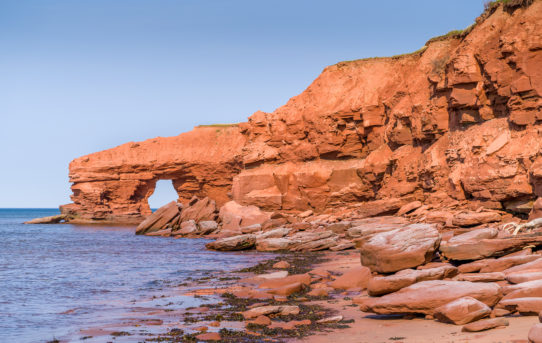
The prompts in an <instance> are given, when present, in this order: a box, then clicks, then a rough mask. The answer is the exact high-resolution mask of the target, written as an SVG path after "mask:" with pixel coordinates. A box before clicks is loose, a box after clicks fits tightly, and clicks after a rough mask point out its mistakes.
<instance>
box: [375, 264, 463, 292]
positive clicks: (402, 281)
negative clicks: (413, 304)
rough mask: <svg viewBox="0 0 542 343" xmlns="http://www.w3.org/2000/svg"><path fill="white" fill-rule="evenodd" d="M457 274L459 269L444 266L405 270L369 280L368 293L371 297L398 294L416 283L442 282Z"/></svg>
mask: <svg viewBox="0 0 542 343" xmlns="http://www.w3.org/2000/svg"><path fill="white" fill-rule="evenodd" d="M456 274H457V268H456V267H453V266H442V267H437V268H429V269H419V270H414V269H405V270H401V271H399V272H397V273H395V274H393V275H389V276H375V277H373V278H371V279H370V280H369V283H368V285H367V291H368V293H369V295H371V296H379V295H384V294H389V293H393V292H396V291H398V290H400V289H402V288H405V287H408V286H410V285H412V284H414V283H416V282H421V281H427V280H441V279H444V278H448V277H453V276H455V275H456Z"/></svg>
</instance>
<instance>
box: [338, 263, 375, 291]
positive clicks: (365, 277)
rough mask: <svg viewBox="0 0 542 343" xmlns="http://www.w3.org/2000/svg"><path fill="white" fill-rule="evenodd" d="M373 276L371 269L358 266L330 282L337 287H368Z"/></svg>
mask: <svg viewBox="0 0 542 343" xmlns="http://www.w3.org/2000/svg"><path fill="white" fill-rule="evenodd" d="M370 278H371V270H370V269H369V268H367V267H356V268H353V269H351V270H349V271H347V272H345V273H344V274H343V275H341V276H339V277H338V278H336V279H335V280H334V281H332V282H330V283H329V286H331V287H332V288H335V289H352V288H362V289H363V288H366V287H367V284H368V283H369V279H370Z"/></svg>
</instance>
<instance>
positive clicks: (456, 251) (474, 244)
mask: <svg viewBox="0 0 542 343" xmlns="http://www.w3.org/2000/svg"><path fill="white" fill-rule="evenodd" d="M530 244H532V245H540V244H542V236H540V235H528V236H512V237H506V238H494V239H481V240H476V239H473V240H467V241H460V242H457V243H450V242H448V244H442V245H441V246H440V252H441V253H442V255H444V257H446V258H447V259H450V260H456V261H467V260H480V259H483V258H486V257H493V256H503V255H506V254H508V253H511V252H514V251H518V250H521V249H522V248H523V247H525V246H527V245H530Z"/></svg>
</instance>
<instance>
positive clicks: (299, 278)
mask: <svg viewBox="0 0 542 343" xmlns="http://www.w3.org/2000/svg"><path fill="white" fill-rule="evenodd" d="M296 282H299V283H301V284H303V285H305V286H308V285H310V283H311V277H310V275H309V274H296V275H290V276H287V277H284V278H280V279H272V280H268V281H265V282H263V283H261V284H260V285H259V286H258V287H259V288H280V287H284V286H287V285H291V284H293V283H296Z"/></svg>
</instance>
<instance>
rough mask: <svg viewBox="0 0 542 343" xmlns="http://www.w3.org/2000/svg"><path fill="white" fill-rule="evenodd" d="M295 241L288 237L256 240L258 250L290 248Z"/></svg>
mask: <svg viewBox="0 0 542 343" xmlns="http://www.w3.org/2000/svg"><path fill="white" fill-rule="evenodd" d="M293 244H294V241H293V240H291V239H288V238H265V239H258V240H257V241H256V250H258V251H281V250H288V248H290V247H291V246H292V245H293Z"/></svg>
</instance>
